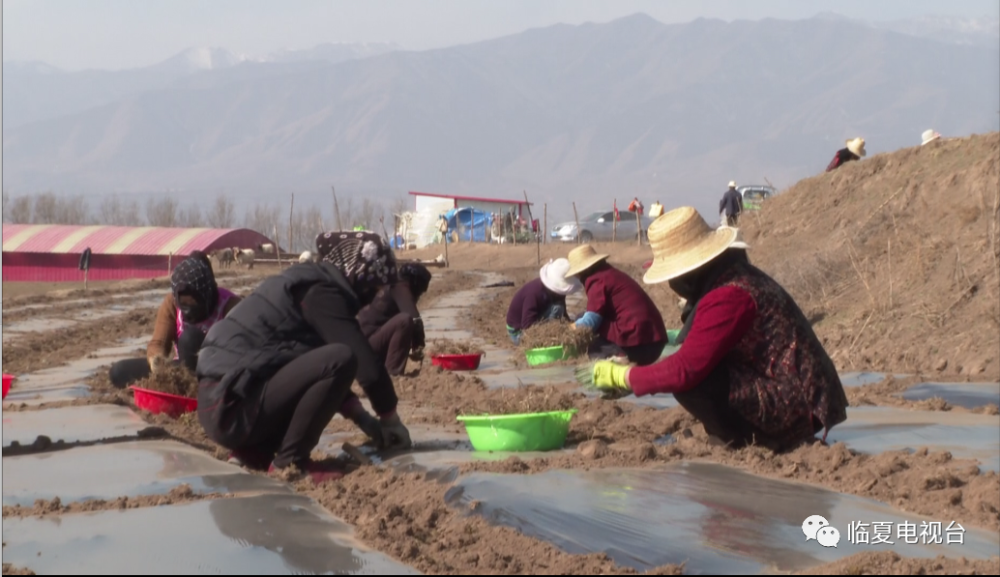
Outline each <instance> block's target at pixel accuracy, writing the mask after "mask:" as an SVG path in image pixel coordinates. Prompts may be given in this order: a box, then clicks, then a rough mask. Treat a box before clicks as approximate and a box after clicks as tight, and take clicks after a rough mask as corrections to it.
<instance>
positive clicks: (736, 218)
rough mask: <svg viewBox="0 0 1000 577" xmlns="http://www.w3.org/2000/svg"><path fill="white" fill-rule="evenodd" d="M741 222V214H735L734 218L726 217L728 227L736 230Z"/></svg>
mask: <svg viewBox="0 0 1000 577" xmlns="http://www.w3.org/2000/svg"><path fill="white" fill-rule="evenodd" d="M739 221H740V215H739V213H737V214H734V215H733V216H727V217H726V226H731V227H734V228H735V227H736V225H737V223H739Z"/></svg>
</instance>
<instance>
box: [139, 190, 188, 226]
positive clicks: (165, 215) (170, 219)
mask: <svg viewBox="0 0 1000 577" xmlns="http://www.w3.org/2000/svg"><path fill="white" fill-rule="evenodd" d="M178 208H179V206H178V204H177V201H176V200H174V199H173V198H171V197H169V196H168V197H164V198H161V199H154V198H151V199H149V201H147V202H146V221H147V222H148V223H149V226H166V227H174V226H177V223H178V220H179V219H178V217H179V214H178V213H179V212H180V211H179V210H178Z"/></svg>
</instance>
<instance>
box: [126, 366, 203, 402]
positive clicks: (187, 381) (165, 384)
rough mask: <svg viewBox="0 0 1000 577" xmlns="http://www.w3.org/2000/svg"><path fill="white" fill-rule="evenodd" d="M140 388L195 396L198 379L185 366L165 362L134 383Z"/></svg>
mask: <svg viewBox="0 0 1000 577" xmlns="http://www.w3.org/2000/svg"><path fill="white" fill-rule="evenodd" d="M135 386H137V387H139V388H140V389H147V390H150V391H158V392H160V393H167V394H169V395H178V396H181V397H189V398H195V397H197V396H198V379H196V378H195V376H194V373H192V372H191V371H189V370H187V368H185V367H183V366H181V365H179V364H175V363H171V362H167V363H165V364H164V365H163V366H162V367H161V368H160V370H158V371H157V372H156V373H154V374H152V375H150V376H148V377H146V378H145V379H142V380H141V381H138V382H136V383H135Z"/></svg>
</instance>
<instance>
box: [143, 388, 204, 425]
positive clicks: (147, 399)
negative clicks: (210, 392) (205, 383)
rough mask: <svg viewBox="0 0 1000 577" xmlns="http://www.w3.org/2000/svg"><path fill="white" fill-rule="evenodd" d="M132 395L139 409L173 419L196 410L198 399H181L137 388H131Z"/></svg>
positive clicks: (176, 396)
mask: <svg viewBox="0 0 1000 577" xmlns="http://www.w3.org/2000/svg"><path fill="white" fill-rule="evenodd" d="M132 394H133V395H135V404H136V406H137V407H139V408H140V409H142V410H144V411H149V412H150V413H157V414H159V413H162V414H164V415H169V416H171V417H173V418H175V419H176V418H177V417H179V416H181V415H183V414H184V413H190V412H191V411H194V410H196V409H197V408H198V399H192V398H191V397H181V396H178V395H171V394H168V393H161V392H158V391H150V390H149V389H141V388H139V387H132Z"/></svg>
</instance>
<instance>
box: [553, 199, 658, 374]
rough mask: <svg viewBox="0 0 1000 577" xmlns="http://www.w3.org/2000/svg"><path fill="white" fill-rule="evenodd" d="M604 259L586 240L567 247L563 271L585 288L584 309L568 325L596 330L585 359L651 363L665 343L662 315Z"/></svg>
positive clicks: (640, 363)
mask: <svg viewBox="0 0 1000 577" xmlns="http://www.w3.org/2000/svg"><path fill="white" fill-rule="evenodd" d="M660 218H663V217H660ZM607 259H608V255H606V254H597V251H595V250H594V247H592V246H590V245H589V244H586V245H583V246H580V247H577V248H575V249H573V250H572V251H570V253H569V264H570V268H569V270H568V271H566V275H565V276H566V278H567V279H570V278H573V277H576V278H578V279H580V281H581V282H582V283H583V286H584V287H585V289H586V291H587V312H585V313H584V314H583V316H582V317H580V318H579V319H577V321H576V323H575V324H574V325H573V326H574V328H577V329H580V330H591V331H594V332H595V333H596V335H595V338H594V340H593V341H592V342H591V344H590V348H589V349H588V351H587V353H588V356H589V357H590V358H591V359H603V358H609V357H614V356H626V357H628V360H629V361H630V362H633V363H636V364H638V365H649V364H652V363H654V362H656V360H657V359H659V358H660V355H661V354H662V353H663V347H664V346H666V344H667V328H666V327H665V326H664V324H663V317H662V316H661V315H660V311H659V310H658V309H657V308H656V305H655V304H653V299H651V298H649V295H648V294H646V291H644V290H643V289H642V287H641V286H639V283H637V282H635V280H634V279H633V278H632V277H630V276H629V275H627V274H625V273H624V272H622V271H620V270H618V269H616V268H615V267H613V266H611V265H610V264H608V263H607Z"/></svg>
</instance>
